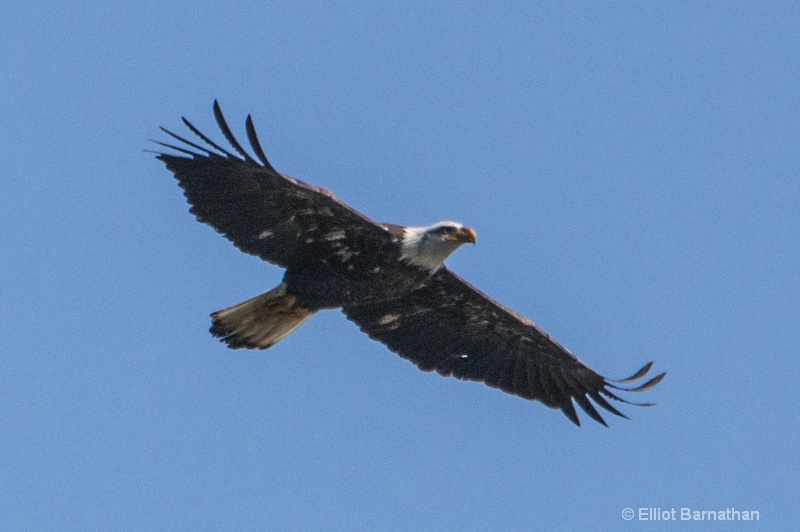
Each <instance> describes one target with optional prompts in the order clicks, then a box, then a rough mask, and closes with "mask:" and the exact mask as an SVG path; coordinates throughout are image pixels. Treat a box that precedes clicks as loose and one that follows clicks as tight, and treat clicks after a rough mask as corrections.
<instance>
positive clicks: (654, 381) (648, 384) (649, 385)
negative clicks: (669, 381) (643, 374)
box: [609, 373, 667, 392]
mask: <svg viewBox="0 0 800 532" xmlns="http://www.w3.org/2000/svg"><path fill="white" fill-rule="evenodd" d="M666 376H667V374H666V373H662V374H660V375H656V376H655V377H653V378H652V379H650V380H649V381H647V382H645V383H644V384H642V385H641V386H636V387H635V388H625V387H623V386H614V385H613V384H611V383H609V386H611V387H612V388H615V389H617V390H622V391H624V392H646V391H647V390H649V389H651V388H653V387H654V386H655V385H656V384H658V383H659V382H661V381H662V380H664V377H666Z"/></svg>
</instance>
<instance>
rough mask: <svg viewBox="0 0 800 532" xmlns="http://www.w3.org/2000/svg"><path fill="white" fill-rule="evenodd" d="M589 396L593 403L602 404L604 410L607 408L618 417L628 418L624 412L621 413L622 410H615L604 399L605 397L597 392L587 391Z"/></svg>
mask: <svg viewBox="0 0 800 532" xmlns="http://www.w3.org/2000/svg"><path fill="white" fill-rule="evenodd" d="M589 397H591V398H592V399H593V400H594V402H595V403H597V404H598V405H600V406H602V407H603V408H605V409H606V410H608V411H609V412H611V413H612V414H614V415H616V416H619V417H623V418H625V419H628V416H626V415H625V414H623V413H622V412H620V411H619V410H617V409H616V408H614V407H613V406H611V403H609V402H608V401H606V400H605V398H604V397H603V396H602V395H600V394H599V393H598V392H590V393H589Z"/></svg>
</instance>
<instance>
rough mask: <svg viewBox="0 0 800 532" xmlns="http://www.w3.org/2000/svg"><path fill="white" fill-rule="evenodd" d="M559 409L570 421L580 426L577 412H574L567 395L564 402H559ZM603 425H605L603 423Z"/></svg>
mask: <svg viewBox="0 0 800 532" xmlns="http://www.w3.org/2000/svg"><path fill="white" fill-rule="evenodd" d="M561 411H562V412H564V415H565V416H567V418H568V419H569V420H570V421H572V422H573V423H575V424H576V425H577V426H579V427H580V426H581V420H580V419H579V418H578V413H577V412H575V406H574V405H573V404H572V401H571V400H570V398H569V397H567V400H566V401H565V402H563V403H561ZM603 425H605V423H603Z"/></svg>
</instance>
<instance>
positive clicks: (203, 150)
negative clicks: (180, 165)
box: [156, 119, 224, 155]
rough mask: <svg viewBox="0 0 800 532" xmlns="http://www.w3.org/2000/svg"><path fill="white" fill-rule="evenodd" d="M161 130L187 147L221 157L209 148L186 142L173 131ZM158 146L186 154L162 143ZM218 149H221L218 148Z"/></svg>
mask: <svg viewBox="0 0 800 532" xmlns="http://www.w3.org/2000/svg"><path fill="white" fill-rule="evenodd" d="M184 120H185V119H184ZM192 127H194V126H192ZM160 129H161V131H163V132H164V133H166V134H167V135H169V136H170V137H172V138H174V139H175V140H179V141H181V142H183V143H184V144H186V145H187V146H191V147H192V148H194V149H196V150H200V151H201V152H203V153H205V154H207V155H219V154H218V153H214V152H213V151H211V150H209V149H207V148H204V147H203V146H200V145H199V144H195V143H194V142H192V141H190V140H186V139H185V138H183V137H181V136H180V135H177V134H175V133H173V132H172V131H170V130H169V129H167V128H164V127H162V128H160ZM156 142H158V141H156ZM158 144H161V145H162V146H168V147H170V148H173V149H176V150H179V151H183V152H184V153H186V151H185V150H181V149H180V148H176V147H175V146H169V145H168V144H163V143H161V142H158ZM217 149H219V148H217ZM223 151H224V150H223ZM188 153H192V152H188ZM192 155H197V154H196V153H192Z"/></svg>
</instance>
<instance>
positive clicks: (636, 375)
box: [614, 362, 653, 384]
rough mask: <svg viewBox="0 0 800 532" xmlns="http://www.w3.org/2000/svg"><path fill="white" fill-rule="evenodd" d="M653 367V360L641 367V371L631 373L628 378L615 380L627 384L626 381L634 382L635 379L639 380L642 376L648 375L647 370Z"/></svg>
mask: <svg viewBox="0 0 800 532" xmlns="http://www.w3.org/2000/svg"><path fill="white" fill-rule="evenodd" d="M652 367H653V363H652V362H648V363H647V364H645V365H644V366H643V367H642V369H640V370H639V371H637V372H636V373H634V374H633V375H631V376H630V377H628V378H627V379H621V380H618V381H614V382H616V383H619V384H625V383H626V382H633V381H635V380H639V379H641V378H642V377H644V376H645V375H647V372H648V371H650V368H652Z"/></svg>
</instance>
